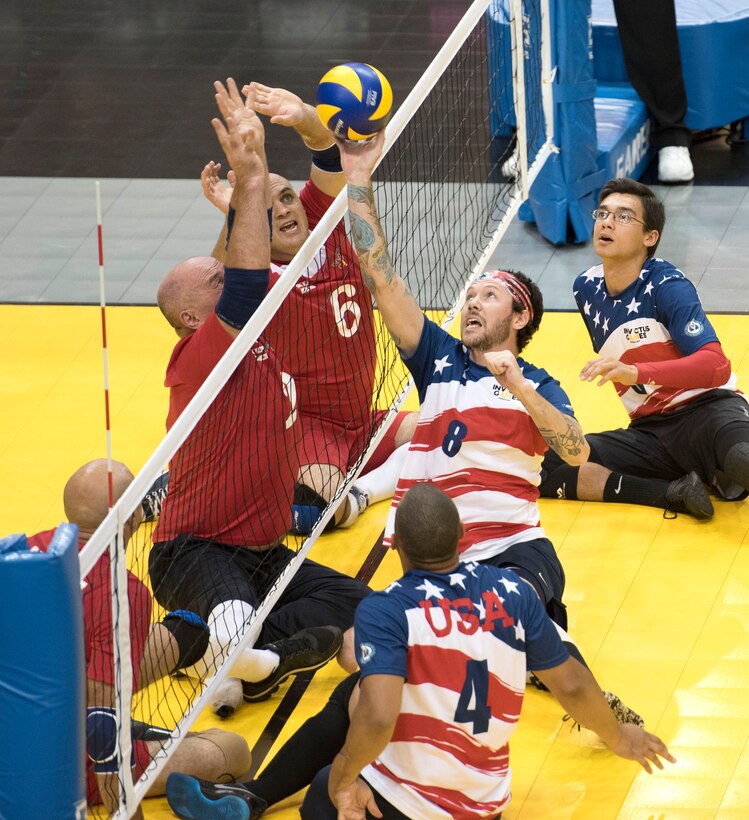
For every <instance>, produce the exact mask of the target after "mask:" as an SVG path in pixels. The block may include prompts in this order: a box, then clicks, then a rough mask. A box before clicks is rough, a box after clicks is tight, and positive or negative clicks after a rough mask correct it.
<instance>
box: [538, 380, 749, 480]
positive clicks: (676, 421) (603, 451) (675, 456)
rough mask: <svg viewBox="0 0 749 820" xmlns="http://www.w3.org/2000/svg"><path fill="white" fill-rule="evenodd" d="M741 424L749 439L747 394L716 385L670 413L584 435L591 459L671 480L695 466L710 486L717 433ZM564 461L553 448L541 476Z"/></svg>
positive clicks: (617, 468) (612, 467)
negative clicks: (731, 425)
mask: <svg viewBox="0 0 749 820" xmlns="http://www.w3.org/2000/svg"><path fill="white" fill-rule="evenodd" d="M737 423H738V424H742V425H746V429H747V441H749V405H747V401H746V399H745V398H744V397H743V396H742V395H740V394H738V393H734V392H732V391H729V390H713V391H711V392H710V393H706V394H704V395H702V396H698V397H697V398H696V399H695V400H694V401H692V402H690V403H689V404H688V405H686V406H685V407H681V408H678V409H676V410H674V411H673V412H671V413H659V414H657V415H653V416H646V417H645V418H642V419H635V420H634V421H633V422H632V423H631V424H630V425H629V427H626V428H620V429H618V430H608V431H606V432H603V433H588V434H587V435H586V436H585V438H586V439H587V440H588V443H589V444H590V461H592V462H594V463H595V464H602V465H603V466H604V467H607V468H608V469H609V470H614V471H615V472H617V473H624V474H625V475H634V476H640V477H641V478H661V479H665V480H667V481H673V480H674V479H676V478H680V477H681V476H683V475H685V474H686V473H690V472H692V471H693V470H694V471H695V472H696V473H697V475H699V477H700V478H701V479H702V480H703V481H704V482H705V483H706V484H709V485H712V484H713V483H714V482H715V479H716V473H718V464H717V456H716V452H715V438H716V435H717V434H718V432H719V431H720V430H722V429H723V428H724V427H726V426H727V425H729V424H737ZM562 463H563V462H562V459H561V458H560V457H559V456H558V455H557V454H556V453H555V452H553V450H549V451H548V452H547V454H546V457H545V458H544V462H543V466H542V475H545V474H549V473H551V472H553V471H554V470H555V469H556V468H557V467H559V466H560V465H561V464H562ZM541 494H542V495H544V490H543V482H542V487H541Z"/></svg>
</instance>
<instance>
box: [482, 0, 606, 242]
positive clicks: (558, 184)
mask: <svg viewBox="0 0 749 820" xmlns="http://www.w3.org/2000/svg"><path fill="white" fill-rule="evenodd" d="M590 3H591V0H576V2H572V3H571V2H568V0H550V2H549V14H550V29H551V52H552V65H553V66H555V67H556V74H555V76H554V86H553V93H554V117H555V122H554V143H555V144H556V145H557V146H558V147H559V153H558V154H553V155H552V156H551V157H550V158H549V159H548V160H547V162H546V164H545V166H544V167H543V169H542V170H541V172H540V174H539V175H538V177H537V178H536V181H535V183H534V184H533V186H532V187H531V190H530V195H529V199H528V202H526V203H524V204H523V206H522V207H521V209H520V218H521V219H523V220H525V221H528V222H532V221H535V222H536V223H537V226H538V230H539V231H540V232H541V234H542V236H544V237H545V238H546V239H548V240H549V241H550V242H553V243H554V244H563V243H565V242H569V241H572V242H586V241H588V239H590V235H591V232H592V229H593V219H592V217H591V216H590V212H591V211H592V210H593V208H595V206H596V200H595V195H596V194H597V192H598V190H599V189H600V188H601V185H602V184H603V182H604V179H603V177H604V174H603V172H601V171H599V170H598V147H597V143H596V118H595V110H594V107H593V98H594V97H595V91H596V84H595V80H594V78H593V55H592V51H591V42H590ZM523 8H524V12H525V13H526V15H527V17H528V18H529V19H530V20H531V21H533V20H538V19H539V15H540V10H539V3H538V0H526V2H525V3H524V4H523ZM508 20H509V12H508V2H507V0H497V3H495V4H493V5H492V7H491V9H490V12H489V25H493V26H497V25H508V23H507V21H508ZM532 25H533V24H532V23H531V26H532ZM508 37H509V34H508V35H507V37H505V38H501V40H500V38H497V42H500V41H501V42H503V43H506V42H507V38H508ZM529 39H530V42H538V37H537V36H534V33H533V32H530V33H529ZM491 45H492V43H491V40H490V42H489V48H490V64H491V60H492V55H491ZM505 49H506V50H507V46H505ZM494 59H495V60H497V59H499V60H500V61H504V62H505V63H507V62H508V60H509V56H508V54H507V53H506V52H505V53H504V54H502V55H500V56H499V57H498V58H497V57H496V56H495V57H494ZM505 79H506V78H505ZM490 97H491V98H492V105H493V106H499V107H500V108H502V107H504V106H506V105H507V104H508V100H509V94H508V93H507V92H505V93H504V94H503V93H502V91H501V89H499V88H493V89H491V91H490ZM528 105H529V106H530V105H540V97H539V96H538V95H537V94H532V95H531V98H530V99H529V100H528ZM492 113H493V116H492V121H491V124H492V127H494V128H497V127H500V128H501V127H502V125H501V124H502V123H504V124H505V130H506V123H507V122H508V121H509V119H508V118H507V117H505V118H504V119H502V118H501V116H499V115H497V114H494V112H492ZM497 133H498V132H496V131H495V134H497ZM499 134H500V135H503V134H502V132H501V131H500V132H499Z"/></svg>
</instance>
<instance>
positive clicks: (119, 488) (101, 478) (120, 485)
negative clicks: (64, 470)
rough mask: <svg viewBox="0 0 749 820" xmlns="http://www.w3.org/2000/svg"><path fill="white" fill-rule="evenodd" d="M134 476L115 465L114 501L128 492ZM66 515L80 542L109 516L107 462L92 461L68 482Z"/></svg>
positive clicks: (76, 472)
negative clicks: (76, 526)
mask: <svg viewBox="0 0 749 820" xmlns="http://www.w3.org/2000/svg"><path fill="white" fill-rule="evenodd" d="M132 480H133V474H132V473H131V472H130V470H128V468H127V467H126V466H125V465H124V464H122V463H121V462H119V461H113V462H112V490H113V496H114V501H117V499H118V498H119V497H120V496H121V495H122V494H123V493H124V492H125V490H126V489H127V488H128V486H129V485H130V482H131V481H132ZM62 500H63V504H64V505H65V515H66V516H67V519H68V521H70V522H71V523H72V524H77V525H78V529H79V531H80V533H81V536H82V537H81V540H82V541H83V540H86V537H87V536H89V535H91V534H93V532H94V531H95V530H96V528H97V527H98V526H99V524H101V522H102V521H103V520H104V519H105V518H106V517H107V513H108V512H109V482H108V478H107V460H106V459H104V458H99V459H96V460H95V461H89V463H88V464H84V465H83V467H81V468H80V469H78V470H76V471H75V472H74V473H73V475H72V476H71V477H70V478H69V479H68V483H67V484H66V485H65V490H64V491H63V495H62Z"/></svg>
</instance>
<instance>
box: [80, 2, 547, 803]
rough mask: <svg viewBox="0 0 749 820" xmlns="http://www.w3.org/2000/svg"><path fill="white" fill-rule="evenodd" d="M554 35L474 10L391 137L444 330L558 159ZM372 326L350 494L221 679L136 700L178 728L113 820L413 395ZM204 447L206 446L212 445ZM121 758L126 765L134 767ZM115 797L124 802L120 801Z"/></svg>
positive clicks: (420, 290)
mask: <svg viewBox="0 0 749 820" xmlns="http://www.w3.org/2000/svg"><path fill="white" fill-rule="evenodd" d="M548 33H549V26H548V0H526V1H525V2H523V3H522V4H521V3H520V2H519V0H506V2H496V0H494V2H489V0H476V2H474V3H473V4H472V5H471V6H470V7H469V9H468V11H467V12H466V14H465V15H464V17H463V18H462V20H461V21H460V22H459V23H458V25H457V26H456V28H455V30H454V31H453V33H452V34H451V35H450V37H449V38H448V39H447V41H446V43H445V45H444V46H443V47H442V49H441V50H440V51H439V53H438V54H437V56H436V57H435V59H434V60H433V61H432V63H431V65H430V66H429V68H428V69H427V70H426V71H425V73H424V75H423V76H422V77H421V79H420V80H419V81H418V83H417V84H416V86H415V87H414V89H413V91H412V92H411V93H410V94H409V95H408V97H407V99H406V100H405V101H404V102H403V104H402V105H401V107H400V108H399V110H398V111H397V112H396V113H395V115H394V117H393V119H392V120H391V122H390V124H389V125H388V127H387V130H386V135H385V136H386V139H385V154H384V156H383V158H382V160H381V164H380V167H379V168H378V173H377V185H376V191H375V196H376V198H377V205H378V211H379V213H380V217H381V221H382V223H383V227H384V230H385V234H386V236H388V239H389V246H390V253H391V256H392V258H393V261H394V264H395V266H396V268H397V269H398V271H399V274H400V275H401V276H402V277H403V278H404V279H405V280H406V281H407V283H408V286H409V288H410V289H411V291H412V293H413V294H414V296H415V298H416V299H417V301H418V302H419V304H420V305H421V306H422V307H423V308H424V309H428V310H429V311H430V312H431V314H432V315H433V316H435V318H436V319H437V321H438V322H439V323H440V324H441V325H442V326H443V327H447V326H449V325H450V324H451V323H452V321H453V320H454V318H455V316H456V314H457V311H458V309H459V307H460V305H461V304H462V301H463V298H464V294H465V289H466V286H467V282H468V279H469V278H470V276H471V275H472V274H473V273H475V272H479V271H481V270H483V269H484V268H485V267H486V265H487V263H488V262H489V261H490V259H491V258H492V256H493V255H494V254H495V252H496V251H497V248H498V246H499V243H500V241H501V239H502V237H503V235H504V234H505V232H506V230H507V228H508V226H509V224H510V222H511V220H512V218H513V217H514V216H515V214H516V213H517V211H518V209H519V207H520V205H521V204H522V202H523V201H524V199H525V197H526V196H527V191H528V190H529V189H530V186H531V185H532V183H533V180H534V179H535V177H536V175H537V174H538V172H539V171H540V169H541V167H542V166H543V164H544V162H545V161H546V159H547V158H548V157H549V156H550V154H551V153H552V152H554V151H555V148H554V145H553V143H552V139H551V134H552V133H553V121H552V114H553V104H552V100H551V91H552V88H551V82H552V68H551V65H550V49H549V45H548ZM513 55H516V56H514V57H513ZM516 144H517V145H520V144H522V147H519V148H518V149H517V151H518V158H519V165H520V173H519V175H518V177H517V179H514V178H513V179H508V178H506V177H505V176H504V175H503V173H502V170H501V169H502V167H503V165H504V164H505V163H506V162H507V160H508V159H510V157H511V156H512V153H513V151H514V150H515V149H514V145H516ZM346 205H347V203H346V192H345V190H344V191H343V192H341V194H340V195H339V196H338V197H337V199H336V200H335V202H334V203H333V204H332V205H331V206H330V208H329V209H328V210H327V212H326V213H325V215H324V216H323V217H322V218H321V219H320V221H319V223H318V224H317V226H316V228H315V229H314V231H312V233H311V235H310V236H309V238H308V239H307V241H306V242H305V244H304V246H303V247H302V248H301V249H300V250H299V251H298V253H297V254H296V255H295V257H294V259H293V260H292V261H291V263H290V264H289V265H288V268H287V269H286V271H285V273H284V275H283V276H282V277H281V279H280V281H279V282H278V283H277V284H276V285H275V286H274V287H273V288H272V290H271V291H270V293H269V294H268V295H267V296H266V298H265V300H264V301H263V303H262V304H261V305H260V307H259V308H258V309H257V311H256V312H255V313H254V315H253V317H252V319H251V320H250V321H249V322H248V323H247V325H246V326H245V327H244V329H243V330H242V331H241V333H240V334H239V336H238V337H237V339H236V340H235V342H234V344H232V346H231V347H230V348H229V350H227V352H226V353H225V355H224V356H223V358H222V359H221V361H220V362H219V363H218V365H217V366H216V367H215V368H214V370H213V372H212V373H211V374H210V376H209V377H208V378H207V379H206V380H205V382H204V383H203V384H202V386H201V387H200V389H199V390H198V391H197V393H196V395H195V396H194V398H193V399H192V401H191V402H190V404H189V405H188V406H187V408H186V409H185V410H184V411H183V412H182V414H181V415H180V416H179V418H178V419H177V420H176V421H175V423H174V425H173V426H172V428H171V429H170V431H169V433H168V434H167V435H166V436H165V438H164V439H163V440H162V442H161V443H160V444H159V446H158V447H157V448H156V450H155V451H154V453H153V454H152V456H151V457H150V458H149V459H148V461H147V462H146V464H145V465H144V467H143V469H142V470H141V471H140V472H139V474H138V475H137V476H136V478H135V480H134V481H133V483H132V484H131V485H130V486H129V487H128V488H127V490H126V491H125V493H124V494H123V495H122V497H121V498H120V499H119V501H118V502H117V504H115V506H114V508H113V510H112V511H111V512H110V514H109V515H108V517H107V518H106V519H105V521H104V522H103V523H102V524H101V526H100V527H99V529H98V530H97V532H96V533H95V534H94V536H93V537H92V538H91V539H90V541H89V542H88V544H87V545H86V547H85V548H84V550H83V551H82V552H81V574H82V576H83V575H85V574H87V572H88V571H89V570H90V569H91V567H92V566H93V564H94V562H95V561H96V560H97V559H98V558H99V556H100V555H101V554H102V553H103V551H104V550H106V549H108V548H110V545H111V544H112V543H113V542H116V541H117V539H118V537H119V538H120V539H121V538H122V522H124V521H126V520H127V519H128V518H129V517H130V515H131V514H132V513H133V511H134V510H135V509H136V508H137V507H138V506H139V505H140V503H141V500H142V499H143V497H144V496H145V495H146V493H147V491H148V490H149V488H150V487H151V485H152V483H153V482H154V480H155V479H156V478H157V477H158V476H159V475H160V474H161V472H162V467H163V465H164V464H165V463H167V462H170V461H171V460H172V458H173V457H174V456H175V454H176V453H177V451H178V450H179V448H180V447H181V445H182V444H183V443H184V442H185V440H186V439H187V437H188V436H190V435H191V434H192V433H193V431H194V430H195V429H196V425H198V424H199V421H200V419H201V417H202V416H203V414H204V413H205V412H206V411H207V410H208V408H209V407H210V406H211V404H212V403H213V402H214V400H216V398H217V397H220V396H221V395H223V394H222V390H223V388H224V386H225V385H226V383H227V381H228V380H229V379H230V378H231V377H232V375H233V374H234V372H235V369H236V368H237V366H238V365H239V364H240V363H241V362H242V361H243V360H244V359H245V357H246V356H247V355H248V351H250V349H251V348H252V347H253V345H254V344H255V342H256V341H257V340H258V338H259V336H260V335H261V333H263V331H264V329H265V328H266V325H268V323H269V322H270V321H271V320H272V319H273V318H274V317H276V316H280V315H282V313H283V311H284V305H285V301H284V300H285V297H286V296H287V295H288V294H289V293H290V292H291V290H292V289H293V288H295V287H297V286H300V287H301V286H305V285H307V286H308V284H309V283H310V282H312V279H311V278H310V275H309V273H308V269H309V268H310V266H312V265H314V263H315V260H316V258H318V254H319V252H320V250H321V248H322V247H323V245H324V243H325V241H326V239H327V237H328V236H329V235H330V234H331V233H332V232H333V231H334V229H335V228H336V226H337V225H338V223H339V222H340V220H341V219H343V218H344V216H345V213H346ZM500 250H501V248H500ZM377 327H378V330H377V338H376V345H377V355H378V361H377V367H378V370H377V377H376V381H375V385H374V390H373V396H372V403H373V406H375V407H377V408H380V409H386V410H388V413H387V417H386V419H385V421H384V422H382V423H381V424H379V426H377V425H373V428H372V431H371V432H372V434H371V436H369V439H368V441H367V442H365V444H364V445H363V446H362V447H361V451H360V452H359V453H358V457H357V458H356V460H355V463H353V464H352V466H351V468H350V470H349V472H348V474H347V476H346V480H345V482H344V483H343V484H342V485H341V486H340V487H339V489H338V491H337V493H336V495H335V496H334V498H333V499H332V501H331V502H330V504H329V505H328V507H327V508H326V509H325V511H324V513H323V515H322V517H321V519H320V520H319V522H318V523H317V525H316V526H315V529H314V530H313V531H312V533H311V535H310V536H309V537H308V538H306V539H305V540H304V541H303V543H302V544H301V545H300V546H299V548H298V550H297V553H296V555H295V556H294V558H293V559H292V561H291V562H290V563H289V564H288V565H287V566H286V568H285V569H284V571H283V573H282V574H281V575H280V577H279V578H278V580H277V581H276V582H275V584H274V586H273V588H272V589H271V590H270V591H269V592H268V594H267V595H266V596H265V598H264V599H263V600H262V601H261V602H260V603H259V604H258V606H257V607H256V608H255V612H254V615H253V618H252V620H251V622H250V623H249V624H245V625H244V627H243V628H242V629H240V631H239V632H238V635H237V642H236V644H233V650H232V651H231V653H230V654H229V656H228V657H227V659H226V661H225V663H224V664H223V665H222V666H221V668H219V669H218V670H217V671H216V672H215V674H214V676H213V677H212V678H210V679H208V680H207V681H206V682H205V685H202V686H198V687H196V688H195V689H193V690H190V691H188V690H187V689H186V688H185V686H186V684H185V683H184V681H183V680H181V679H180V680H178V681H175V680H174V679H172V678H167V679H164V681H163V682H162V684H161V687H162V688H160V689H159V690H158V691H157V692H155V693H151V694H150V695H148V696H144V697H141V694H140V693H139V696H138V697H139V698H140V700H139V701H138V706H139V708H141V709H144V710H145V712H146V714H145V715H141V717H143V719H145V720H148V721H150V722H153V723H156V724H158V725H162V726H167V727H169V728H170V729H171V728H172V727H174V728H173V731H172V742H171V743H166V744H165V746H164V751H163V752H162V753H161V754H160V755H159V756H158V757H157V758H156V759H155V760H154V761H153V763H152V765H151V766H150V767H149V768H148V769H147V770H146V772H145V773H144V775H143V776H142V777H141V778H140V780H139V781H138V783H137V784H136V785H135V789H134V801H135V802H133V801H132V799H131V798H132V796H133V793H132V792H131V791H130V785H129V778H130V770H129V766H125V764H124V763H122V764H121V771H120V782H121V784H123V785H124V800H122V799H121V807H120V811H119V812H118V813H117V815H116V816H117V817H118V818H121V817H122V818H124V817H128V816H130V815H131V814H132V813H133V812H134V811H135V807H136V806H137V803H138V801H140V800H141V799H142V798H143V797H144V796H145V793H146V791H147V790H148V788H149V786H150V784H151V783H152V782H153V779H154V778H155V777H156V776H157V774H158V773H159V772H160V771H161V769H162V768H163V766H164V765H165V763H166V761H167V758H168V756H169V755H170V754H171V753H172V751H173V750H174V748H176V744H177V743H178V742H179V740H180V739H181V738H182V737H184V735H185V734H186V733H187V731H188V730H189V728H190V726H191V725H192V724H193V722H194V721H195V719H196V718H197V716H198V715H199V713H200V711H201V710H202V709H203V708H204V706H206V705H207V703H208V701H209V698H210V695H211V693H212V692H213V691H214V689H215V688H216V687H217V686H218V685H219V684H220V683H221V682H222V681H223V680H224V679H225V678H226V677H227V676H228V675H229V670H230V668H231V666H232V663H233V660H234V659H235V658H236V657H237V655H238V654H239V653H240V652H241V651H242V649H243V648H244V647H245V646H246V645H248V644H249V642H250V641H251V640H252V639H253V638H254V636H255V635H256V634H257V631H258V627H259V625H260V624H261V623H262V621H263V620H264V619H265V617H266V616H267V614H268V613H269V611H270V610H271V608H272V607H273V605H274V604H275V602H276V601H277V600H278V597H279V595H280V593H281V592H282V591H283V589H284V588H285V587H286V585H287V584H288V583H289V581H290V580H291V578H292V576H293V574H294V572H296V570H297V568H298V567H299V565H300V563H301V561H302V560H303V558H304V557H305V556H306V555H307V553H308V552H309V550H310V549H311V547H312V545H313V544H314V542H315V540H316V539H317V537H318V535H319V534H320V533H321V532H322V530H323V529H324V527H325V524H326V523H327V522H328V520H329V519H330V518H331V517H332V516H333V514H334V510H335V507H336V506H337V504H338V502H339V501H340V499H341V497H342V496H343V494H344V493H345V492H346V491H347V488H348V486H349V485H350V484H351V482H352V481H353V480H354V479H355V477H356V475H358V473H359V472H360V470H361V469H362V467H363V465H364V464H365V462H366V459H367V458H368V456H369V454H370V453H371V452H372V451H373V449H374V448H375V446H376V445H377V444H378V443H379V441H380V440H381V438H382V437H383V436H384V435H385V433H386V430H387V426H388V425H389V423H390V422H391V421H392V420H393V419H394V417H395V414H396V412H397V410H398V408H400V407H401V405H402V403H403V401H404V400H405V398H406V396H407V394H408V392H409V391H410V389H411V383H410V380H409V379H408V378H407V377H406V374H405V372H404V369H403V367H402V364H401V362H400V359H399V356H398V353H397V351H396V349H395V347H394V345H393V344H392V341H391V340H390V338H389V336H388V335H387V333H386V332H385V331H384V330H383V329H382V328H381V327H380V326H379V325H377ZM309 338H310V339H311V340H314V343H318V344H319V343H320V340H319V338H316V337H315V328H314V327H310V329H309ZM340 364H341V366H345V365H346V363H345V362H341V363H340ZM208 446H210V442H207V443H206V447H208ZM146 530H147V528H146V527H145V526H144V527H141V528H140V529H139V530H138V533H136V535H135V536H134V537H133V539H131V542H130V547H129V550H130V552H131V561H132V560H133V557H134V560H135V562H136V566H140V569H141V572H139V573H138V574H147V569H146V566H147V556H148V551H149V549H150V546H151V544H150V538H149V533H148V532H147V531H146ZM126 591H127V586H126V582H123V581H122V580H121V579H120V580H119V584H118V588H117V596H118V599H119V601H120V604H119V605H120V607H121V609H122V608H125V609H126V608H127V594H126ZM118 634H119V636H120V640H122V641H123V642H124V641H126V640H127V635H126V634H125V635H123V634H122V630H118ZM125 646H126V645H125ZM118 664H119V665H120V666H121V668H122V676H121V678H120V682H121V686H122V693H121V695H122V697H121V703H122V706H121V709H122V714H121V719H122V726H123V729H124V727H125V721H126V720H127V717H126V714H125V713H126V712H127V709H126V708H125V704H126V703H127V702H128V701H129V696H130V693H129V692H127V693H126V691H125V688H126V686H127V685H129V682H130V680H131V677H132V676H131V674H130V672H129V666H130V652H129V648H125V649H123V648H122V647H120V650H119V653H118ZM126 667H127V669H128V671H126ZM170 709H171V710H172V711H168V710H170ZM165 710H167V711H165ZM127 735H128V736H129V732H127ZM120 759H121V760H123V761H124V760H127V761H129V755H128V756H127V757H125V756H124V755H123V756H122V757H121V758H120ZM120 794H121V795H123V790H122V789H121V792H120Z"/></svg>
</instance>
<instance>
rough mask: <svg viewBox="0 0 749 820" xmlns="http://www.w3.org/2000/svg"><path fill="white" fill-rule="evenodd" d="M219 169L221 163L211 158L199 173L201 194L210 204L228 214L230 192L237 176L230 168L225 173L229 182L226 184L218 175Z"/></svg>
mask: <svg viewBox="0 0 749 820" xmlns="http://www.w3.org/2000/svg"><path fill="white" fill-rule="evenodd" d="M220 171H221V163H220V162H213V160H211V161H210V162H209V163H208V164H207V165H206V166H205V167H204V168H203V170H202V172H201V174H200V185H201V187H202V188H203V196H204V197H205V198H206V199H207V200H208V201H209V202H210V203H211V205H215V207H216V208H218V209H219V211H222V212H223V213H225V214H228V213H229V203H230V202H231V192H232V189H233V188H234V184H235V182H236V181H237V176H236V174H235V173H234V171H231V170H230V171H229V173H228V174H227V175H226V180H227V182H228V183H229V184H228V185H226V184H225V183H224V182H222V180H221V177H220V176H219V173H220Z"/></svg>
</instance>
